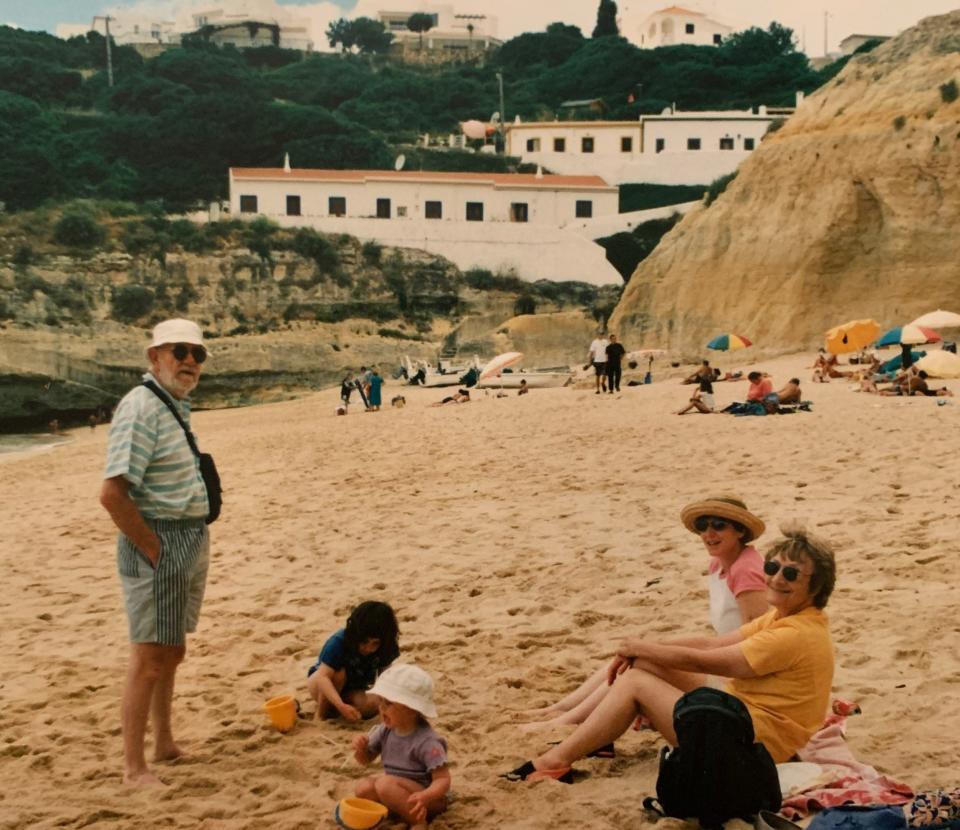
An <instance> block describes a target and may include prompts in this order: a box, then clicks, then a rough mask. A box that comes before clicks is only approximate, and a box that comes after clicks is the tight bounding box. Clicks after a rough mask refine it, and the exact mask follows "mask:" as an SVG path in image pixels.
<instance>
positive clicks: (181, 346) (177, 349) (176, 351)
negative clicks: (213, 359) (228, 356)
mask: <svg viewBox="0 0 960 830" xmlns="http://www.w3.org/2000/svg"><path fill="white" fill-rule="evenodd" d="M164 348H166V347H164ZM169 348H170V352H171V353H172V354H173V356H174V357H175V358H176V359H177V360H179V361H180V362H181V363H182V362H183V361H184V360H186V359H187V355H188V354H192V355H193V359H194V361H196V363H197V365H199V364H201V363H203V361H204V360H206V359H207V350H206V349H205V348H203V346H191V345H190V344H189V343H174V344H173V345H172V346H170V347H169Z"/></svg>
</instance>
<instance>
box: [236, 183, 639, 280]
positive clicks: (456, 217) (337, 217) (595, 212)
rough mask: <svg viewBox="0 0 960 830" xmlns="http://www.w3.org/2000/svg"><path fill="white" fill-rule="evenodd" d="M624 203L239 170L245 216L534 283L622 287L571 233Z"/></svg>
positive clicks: (519, 189) (597, 193)
mask: <svg viewBox="0 0 960 830" xmlns="http://www.w3.org/2000/svg"><path fill="white" fill-rule="evenodd" d="M618 203H619V195H618V191H617V188H616V187H611V186H609V185H608V184H607V183H606V182H604V181H603V180H602V179H600V178H599V177H597V176H551V175H535V174H516V173H432V172H413V171H399V172H398V171H394V170H306V169H287V168H238V167H234V168H231V169H230V209H231V212H232V213H233V215H235V216H240V217H241V218H253V217H255V216H265V217H267V218H269V219H271V220H273V221H275V222H277V223H278V224H280V225H282V226H285V227H296V226H309V227H313V228H316V229H318V230H321V231H325V232H328V233H347V234H350V235H352V236H356V237H358V238H359V239H363V240H376V241H377V242H380V243H382V244H385V245H392V246H397V247H408V248H422V249H424V250H427V251H431V252H432V253H435V254H438V255H440V256H444V257H446V258H448V259H450V260H451V261H452V262H454V263H456V265H457V266H459V267H460V268H462V269H466V268H475V267H477V268H489V269H491V270H506V269H509V268H513V269H515V270H516V271H517V273H518V275H519V276H521V277H523V278H525V279H529V280H537V279H554V280H580V281H582V282H589V283H593V284H598V285H603V284H608V283H617V282H620V281H621V279H620V276H619V274H617V272H616V270H614V269H613V267H612V266H611V265H610V264H609V263H608V262H607V260H606V256H605V254H604V251H603V249H602V248H600V246H598V245H596V244H594V243H593V242H591V241H590V240H588V239H585V238H583V237H582V236H581V235H578V234H577V233H575V232H573V231H571V230H568V229H566V228H565V227H564V226H565V225H567V224H568V223H570V224H574V223H576V222H577V221H582V220H583V219H589V218H592V217H599V216H607V215H616V213H617V209H618Z"/></svg>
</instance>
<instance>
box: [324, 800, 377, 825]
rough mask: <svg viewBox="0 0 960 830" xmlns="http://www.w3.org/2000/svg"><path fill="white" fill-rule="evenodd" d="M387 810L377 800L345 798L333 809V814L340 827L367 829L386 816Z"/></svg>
mask: <svg viewBox="0 0 960 830" xmlns="http://www.w3.org/2000/svg"><path fill="white" fill-rule="evenodd" d="M388 812H389V810H387V808H386V807H384V806H383V805H382V804H380V803H379V802H377V801H370V800H369V799H366V798H345V799H343V800H342V801H341V802H340V803H339V804H338V805H337V808H336V810H334V813H333V816H334V818H335V819H336V822H337V824H339V825H340V826H341V827H348V828H350V830H369V828H371V827H376V826H377V825H378V824H379V823H380V822H381V821H383V820H384V819H385V818H386V817H387V813H388Z"/></svg>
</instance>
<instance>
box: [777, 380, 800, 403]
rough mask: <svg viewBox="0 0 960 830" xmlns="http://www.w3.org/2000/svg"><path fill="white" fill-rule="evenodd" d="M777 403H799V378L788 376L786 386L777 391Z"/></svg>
mask: <svg viewBox="0 0 960 830" xmlns="http://www.w3.org/2000/svg"><path fill="white" fill-rule="evenodd" d="M777 402H778V403H800V378H790V381H789V382H788V383H787V385H786V386H784V387H783V389H781V390H780V391H779V392H777Z"/></svg>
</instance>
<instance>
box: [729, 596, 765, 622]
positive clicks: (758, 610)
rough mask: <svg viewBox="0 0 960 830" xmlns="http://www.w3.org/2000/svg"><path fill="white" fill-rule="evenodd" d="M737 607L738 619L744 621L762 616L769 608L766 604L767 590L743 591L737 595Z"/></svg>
mask: <svg viewBox="0 0 960 830" xmlns="http://www.w3.org/2000/svg"><path fill="white" fill-rule="evenodd" d="M737 607H738V608H739V609H740V619H742V620H743V621H744V622H745V623H748V622H750V620H755V619H756V618H757V617H762V616H763V615H764V614H766V613H767V611H769V610H770V606H769V605H768V604H767V592H766V591H744V592H743V593H742V594H740V595H739V596H738V597H737Z"/></svg>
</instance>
